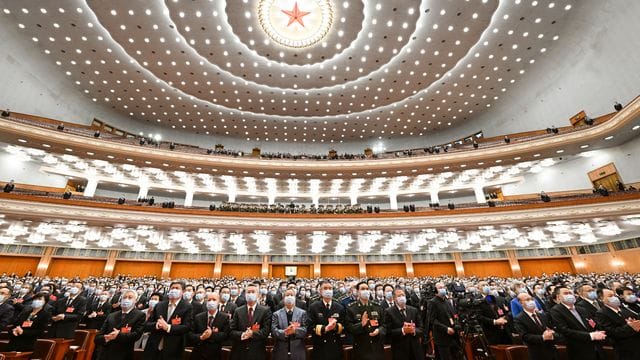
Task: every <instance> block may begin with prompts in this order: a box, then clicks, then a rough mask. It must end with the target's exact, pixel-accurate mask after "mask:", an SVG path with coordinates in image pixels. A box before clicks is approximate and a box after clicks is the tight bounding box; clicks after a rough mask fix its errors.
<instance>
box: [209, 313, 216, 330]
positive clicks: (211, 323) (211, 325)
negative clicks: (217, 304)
mask: <svg viewBox="0 0 640 360" xmlns="http://www.w3.org/2000/svg"><path fill="white" fill-rule="evenodd" d="M214 318H215V317H214V316H213V315H209V322H208V323H207V324H208V325H207V326H209V327H210V328H212V327H213V319H214Z"/></svg>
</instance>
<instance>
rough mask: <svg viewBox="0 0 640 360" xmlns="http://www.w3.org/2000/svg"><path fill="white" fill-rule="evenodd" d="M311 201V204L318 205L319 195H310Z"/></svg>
mask: <svg viewBox="0 0 640 360" xmlns="http://www.w3.org/2000/svg"><path fill="white" fill-rule="evenodd" d="M311 203H313V205H315V206H318V205H320V195H317V194H316V195H312V196H311Z"/></svg>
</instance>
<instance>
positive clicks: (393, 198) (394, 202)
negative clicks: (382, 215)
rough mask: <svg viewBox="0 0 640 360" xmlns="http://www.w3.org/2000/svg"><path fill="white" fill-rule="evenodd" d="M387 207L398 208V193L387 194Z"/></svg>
mask: <svg viewBox="0 0 640 360" xmlns="http://www.w3.org/2000/svg"><path fill="white" fill-rule="evenodd" d="M389 209H391V210H398V195H397V194H396V193H390V194H389Z"/></svg>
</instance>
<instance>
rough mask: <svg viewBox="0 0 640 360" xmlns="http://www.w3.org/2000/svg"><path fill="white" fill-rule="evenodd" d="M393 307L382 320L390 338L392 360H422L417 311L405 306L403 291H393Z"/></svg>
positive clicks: (420, 329) (419, 320) (419, 322)
mask: <svg viewBox="0 0 640 360" xmlns="http://www.w3.org/2000/svg"><path fill="white" fill-rule="evenodd" d="M393 300H394V303H395V305H394V306H392V307H389V308H387V310H386V311H385V315H384V319H385V324H386V326H385V327H386V329H387V335H388V336H387V337H390V338H391V354H392V356H393V359H394V360H411V359H413V360H422V359H424V355H425V354H424V351H423V350H422V346H421V345H420V338H421V337H422V320H421V316H420V314H419V311H418V309H416V308H415V307H413V306H409V305H407V297H406V295H405V292H404V290H402V289H399V288H398V289H396V290H395V291H394V299H393Z"/></svg>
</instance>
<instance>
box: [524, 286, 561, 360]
mask: <svg viewBox="0 0 640 360" xmlns="http://www.w3.org/2000/svg"><path fill="white" fill-rule="evenodd" d="M518 301H520V305H521V306H522V312H521V313H520V314H518V316H516V318H515V319H514V327H515V330H516V331H517V332H518V334H520V337H521V338H522V341H523V342H524V344H525V345H527V348H528V353H529V359H530V360H537V359H550V360H558V359H560V357H559V356H560V355H559V354H558V350H557V349H556V347H555V344H557V343H560V342H561V341H562V337H561V336H560V334H557V333H555V331H553V329H552V328H553V324H551V321H550V320H549V318H548V317H547V316H546V314H544V313H542V312H540V311H538V309H537V308H536V303H535V300H533V298H532V297H531V296H530V295H529V294H526V293H522V294H518Z"/></svg>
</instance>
